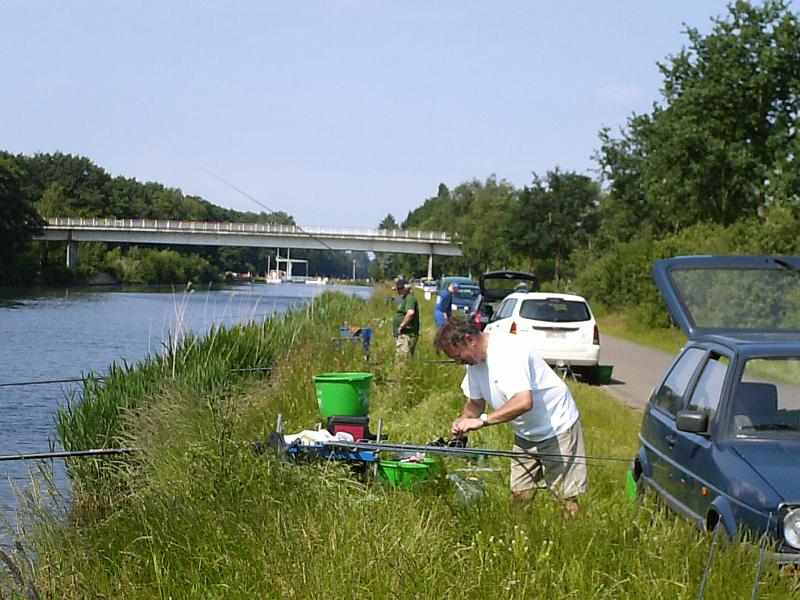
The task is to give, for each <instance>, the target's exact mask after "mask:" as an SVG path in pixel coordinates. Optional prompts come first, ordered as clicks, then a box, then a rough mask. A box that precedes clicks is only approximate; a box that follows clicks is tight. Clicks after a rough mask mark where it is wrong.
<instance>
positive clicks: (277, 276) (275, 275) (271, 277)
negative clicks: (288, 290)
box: [267, 270, 286, 283]
mask: <svg viewBox="0 0 800 600" xmlns="http://www.w3.org/2000/svg"><path fill="white" fill-rule="evenodd" d="M284 275H286V273H284V272H283V271H275V270H272V271H268V272H267V283H283V277H284Z"/></svg>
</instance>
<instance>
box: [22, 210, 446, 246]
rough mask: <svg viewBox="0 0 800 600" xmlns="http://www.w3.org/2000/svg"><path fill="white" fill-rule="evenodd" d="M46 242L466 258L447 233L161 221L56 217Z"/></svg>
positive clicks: (48, 227) (46, 232)
mask: <svg viewBox="0 0 800 600" xmlns="http://www.w3.org/2000/svg"><path fill="white" fill-rule="evenodd" d="M38 239H43V240H54V241H55V240H66V241H72V242H116V243H134V244H135V243H140V244H189V245H207V246H254V247H283V248H309V249H319V250H324V249H328V250H362V251H372V252H399V253H408V254H428V255H444V256H461V248H460V243H459V242H458V241H456V240H454V239H453V238H452V237H451V236H450V235H449V234H447V233H445V232H441V231H415V230H403V229H367V228H353V227H298V226H295V225H276V224H272V223H220V222H203V221H173V220H161V219H158V220H155V219H103V218H100V219H98V218H64V217H58V218H50V219H48V220H47V224H46V225H45V227H44V231H43V233H42V234H41V235H40V236H38Z"/></svg>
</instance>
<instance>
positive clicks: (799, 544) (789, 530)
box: [783, 508, 800, 548]
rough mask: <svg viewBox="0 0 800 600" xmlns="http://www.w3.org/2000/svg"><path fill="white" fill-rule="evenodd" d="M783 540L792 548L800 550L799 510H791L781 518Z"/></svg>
mask: <svg viewBox="0 0 800 600" xmlns="http://www.w3.org/2000/svg"><path fill="white" fill-rule="evenodd" d="M783 539H785V540H786V543H787V544H789V545H790V546H791V547H792V548H800V508H793V509H791V510H790V511H789V512H787V513H786V516H784V517H783Z"/></svg>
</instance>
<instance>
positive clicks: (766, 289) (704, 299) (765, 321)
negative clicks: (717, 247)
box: [653, 256, 800, 339]
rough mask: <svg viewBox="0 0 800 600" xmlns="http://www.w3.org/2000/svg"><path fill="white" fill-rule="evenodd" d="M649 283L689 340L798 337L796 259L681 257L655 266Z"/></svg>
mask: <svg viewBox="0 0 800 600" xmlns="http://www.w3.org/2000/svg"><path fill="white" fill-rule="evenodd" d="M653 279H654V280H655V282H656V285H657V286H658V288H659V290H661V294H662V295H663V296H664V300H665V302H666V303H667V308H668V309H669V311H670V314H672V318H673V319H675V321H676V322H677V323H678V325H680V327H681V329H683V331H684V333H685V334H686V336H687V337H688V338H690V339H692V338H694V337H697V336H699V335H704V334H709V333H722V334H736V333H797V334H798V335H800V257H796V256H680V257H677V258H668V259H664V260H659V261H656V263H655V265H653Z"/></svg>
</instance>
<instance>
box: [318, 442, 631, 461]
mask: <svg viewBox="0 0 800 600" xmlns="http://www.w3.org/2000/svg"><path fill="white" fill-rule="evenodd" d="M322 444H323V445H325V446H330V447H332V448H338V449H343V450H372V451H374V452H381V451H386V452H425V453H431V454H452V455H464V456H496V457H500V458H531V457H532V456H536V457H541V458H553V459H570V460H573V459H578V460H581V461H584V463H585V464H588V461H600V462H625V463H628V462H630V458H620V457H617V456H589V455H583V456H581V455H578V456H572V455H568V454H557V453H546V452H537V453H536V454H535V455H532V454H531V453H528V452H522V451H519V450H494V449H489V448H458V447H452V446H426V445H419V444H387V443H383V442H381V443H377V442H341V441H330V442H322Z"/></svg>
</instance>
